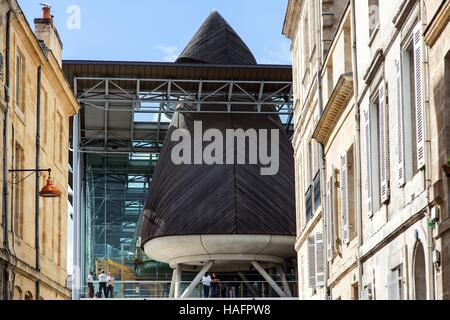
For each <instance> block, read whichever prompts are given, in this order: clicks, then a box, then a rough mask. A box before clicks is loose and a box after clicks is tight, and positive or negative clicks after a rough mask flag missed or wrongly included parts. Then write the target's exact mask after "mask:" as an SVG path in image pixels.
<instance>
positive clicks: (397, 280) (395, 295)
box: [388, 265, 403, 300]
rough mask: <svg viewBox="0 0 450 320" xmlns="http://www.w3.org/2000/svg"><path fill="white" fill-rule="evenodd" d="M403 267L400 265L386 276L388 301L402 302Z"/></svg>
mask: <svg viewBox="0 0 450 320" xmlns="http://www.w3.org/2000/svg"><path fill="white" fill-rule="evenodd" d="M402 269H403V267H402V265H400V266H398V267H396V268H394V269H392V270H391V272H390V273H389V276H388V299H389V300H403V274H402V273H403V270H402Z"/></svg>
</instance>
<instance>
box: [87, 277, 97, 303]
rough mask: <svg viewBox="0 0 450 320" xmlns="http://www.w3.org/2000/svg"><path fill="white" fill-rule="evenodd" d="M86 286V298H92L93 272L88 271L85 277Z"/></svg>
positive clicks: (93, 290)
mask: <svg viewBox="0 0 450 320" xmlns="http://www.w3.org/2000/svg"><path fill="white" fill-rule="evenodd" d="M87 286H88V298H90V299H92V298H94V292H95V289H94V273H93V272H89V275H88V277H87Z"/></svg>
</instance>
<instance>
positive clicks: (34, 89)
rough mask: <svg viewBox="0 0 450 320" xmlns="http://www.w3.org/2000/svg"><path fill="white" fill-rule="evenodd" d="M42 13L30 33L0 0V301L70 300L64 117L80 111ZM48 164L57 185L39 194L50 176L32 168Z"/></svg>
mask: <svg viewBox="0 0 450 320" xmlns="http://www.w3.org/2000/svg"><path fill="white" fill-rule="evenodd" d="M43 13H44V15H43V17H42V18H39V19H35V21H34V22H35V32H33V30H32V29H31V27H30V26H29V25H28V23H27V20H26V18H25V16H24V14H23V12H22V11H21V9H20V7H19V5H18V3H17V2H16V1H15V0H12V1H1V3H0V85H1V87H2V90H1V91H0V105H1V114H2V121H1V123H0V127H1V132H2V139H1V148H0V149H1V151H0V152H1V154H2V162H1V164H0V167H1V180H2V186H1V187H0V188H1V192H2V197H1V200H0V201H1V204H2V220H1V222H2V223H1V231H2V232H1V236H0V239H1V243H0V249H1V251H0V275H1V280H0V284H1V289H2V290H1V293H0V297H1V298H3V299H16V300H23V299H25V300H32V299H36V300H38V299H68V298H69V297H70V291H69V290H68V288H67V266H66V260H67V220H68V208H67V206H68V192H67V189H68V188H67V186H68V175H69V172H68V163H69V160H68V156H69V117H71V116H73V115H74V114H75V113H76V112H77V111H78V104H77V101H76V99H75V97H74V95H73V93H72V90H71V88H70V86H69V85H68V83H67V81H66V80H65V78H64V75H63V73H62V71H61V51H62V43H61V40H60V38H59V36H58V32H57V31H56V28H55V26H54V24H53V19H52V16H51V13H50V8H48V7H45V8H44V10H43ZM46 169H51V178H52V180H53V183H54V185H53V186H52V187H51V189H52V190H53V191H56V193H57V190H56V189H55V188H54V187H56V188H57V189H59V190H60V191H61V192H62V194H61V196H60V197H57V198H43V197H40V195H41V196H43V195H49V194H48V192H45V194H44V192H42V193H40V190H41V188H42V187H43V186H45V184H46V183H47V179H49V178H50V177H49V172H47V171H44V172H41V173H39V174H37V173H36V172H35V171H36V170H46ZM11 170H14V171H13V172H10V171H11ZM17 170H19V171H17ZM20 170H27V171H20ZM28 170H31V171H28ZM49 182H51V181H49ZM47 187H50V186H47ZM48 190H49V189H47V191H48ZM42 191H45V190H42ZM56 193H55V192H53V195H57V194H56Z"/></svg>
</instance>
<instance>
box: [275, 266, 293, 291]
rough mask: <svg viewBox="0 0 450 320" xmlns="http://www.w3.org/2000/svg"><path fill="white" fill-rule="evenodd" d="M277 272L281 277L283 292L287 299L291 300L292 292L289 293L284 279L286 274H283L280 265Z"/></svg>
mask: <svg viewBox="0 0 450 320" xmlns="http://www.w3.org/2000/svg"><path fill="white" fill-rule="evenodd" d="M277 271H278V273H279V274H280V277H281V283H282V284H283V291H284V292H285V293H286V295H287V296H288V297H289V298H291V297H292V292H291V289H290V288H289V284H288V282H287V279H286V273H285V272H284V270H283V267H282V266H281V265H277Z"/></svg>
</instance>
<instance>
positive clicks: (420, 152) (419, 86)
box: [413, 24, 425, 169]
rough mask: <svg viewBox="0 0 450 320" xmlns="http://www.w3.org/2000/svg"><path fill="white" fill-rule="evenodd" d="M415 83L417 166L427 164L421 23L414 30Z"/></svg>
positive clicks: (420, 167)
mask: <svg viewBox="0 0 450 320" xmlns="http://www.w3.org/2000/svg"><path fill="white" fill-rule="evenodd" d="M413 43H414V83H415V92H416V101H415V103H416V132H417V166H418V168H419V169H422V168H423V167H424V166H425V126H424V98H425V97H424V86H423V83H424V81H423V69H422V65H423V38H422V27H421V26H420V24H419V25H418V26H417V27H416V28H415V29H414V32H413Z"/></svg>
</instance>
